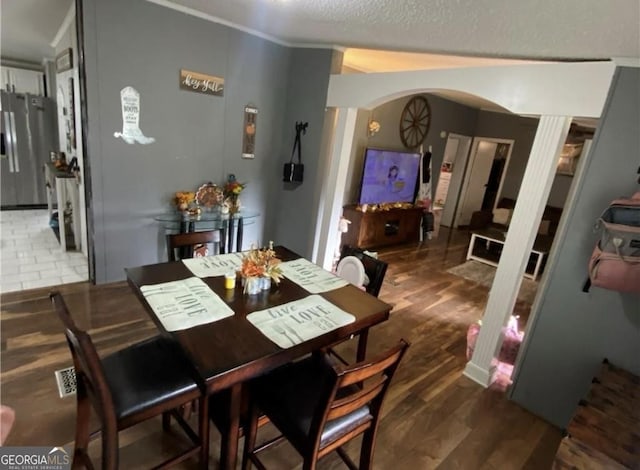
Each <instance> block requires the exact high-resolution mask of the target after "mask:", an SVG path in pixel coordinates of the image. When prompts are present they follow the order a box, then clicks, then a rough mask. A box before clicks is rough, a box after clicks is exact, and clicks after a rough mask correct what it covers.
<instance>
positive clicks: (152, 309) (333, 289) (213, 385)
mask: <svg viewBox="0 0 640 470" xmlns="http://www.w3.org/2000/svg"><path fill="white" fill-rule="evenodd" d="M274 251H275V253H276V255H277V257H278V258H279V259H280V260H281V261H282V263H281V266H282V268H283V272H284V278H283V279H281V281H280V282H279V283H278V284H276V283H272V285H271V287H270V288H269V289H266V290H262V291H260V293H258V294H256V295H248V294H245V293H244V292H243V288H242V286H241V283H240V279H238V281H237V282H236V284H235V286H234V288H232V289H228V288H225V276H224V275H223V274H221V273H220V270H219V269H218V270H213V271H206V270H204V271H202V270H200V271H198V270H197V269H195V268H194V266H195V264H194V263H200V264H199V265H198V266H217V264H216V262H217V261H219V263H218V264H221V265H225V262H226V261H229V259H230V258H229V257H230V256H237V257H238V258H236V259H235V264H234V263H230V266H232V267H234V269H235V268H238V265H237V262H238V260H240V259H241V257H242V256H243V253H236V254H228V255H218V256H214V257H208V258H206V259H197V258H194V259H193V260H192V261H190V260H182V261H175V262H168V263H159V264H153V265H146V266H140V267H134V268H128V269H126V274H127V280H128V283H129V285H130V286H131V288H132V289H133V291H134V293H135V294H136V296H137V298H138V299H139V300H140V302H141V303H142V304H143V305H144V307H145V310H146V311H147V313H148V314H149V316H150V318H151V320H152V321H153V322H154V323H155V325H156V327H157V328H158V330H159V331H160V333H161V334H163V335H167V336H169V337H171V338H173V339H174V340H175V341H176V342H177V343H178V344H179V345H180V346H181V347H182V349H183V350H184V352H185V353H186V355H187V357H188V358H189V360H190V362H191V364H192V366H193V369H194V374H195V376H196V379H197V380H198V381H199V385H200V387H201V389H202V390H203V393H206V394H207V395H213V394H215V393H217V392H220V391H222V390H228V393H229V394H230V409H229V414H230V415H229V420H228V429H226V432H225V433H221V434H223V435H226V436H231V437H230V438H228V439H226V442H224V440H223V442H222V443H221V457H220V468H222V469H225V470H226V469H234V468H235V467H236V460H237V451H238V439H237V436H238V433H239V427H240V408H241V395H242V384H243V383H245V382H246V381H249V380H251V379H253V378H255V377H258V376H260V375H262V374H265V373H267V372H269V371H270V370H272V369H275V368H277V367H279V366H282V365H285V364H287V363H289V362H291V361H294V360H296V359H299V358H302V357H303V356H306V355H308V354H311V353H314V352H317V351H321V350H324V349H326V348H328V347H330V346H332V345H335V344H338V343H340V342H342V341H345V340H348V339H350V338H353V337H355V336H357V337H358V344H357V353H356V360H358V361H361V360H363V359H364V358H365V353H366V347H367V340H368V333H369V329H370V328H371V327H372V326H374V325H377V324H379V323H382V322H384V321H386V320H387V319H388V318H389V315H390V311H391V308H392V307H391V305H389V304H387V303H385V302H383V301H382V300H380V299H378V298H377V297H374V296H372V295H370V294H368V293H366V292H365V291H363V290H361V289H359V288H358V287H356V286H353V285H351V284H348V283H346V282H340V281H341V280H339V278H337V277H336V279H333V277H332V276H335V275H334V274H331V273H329V272H328V271H324V270H322V269H321V268H319V267H317V266H315V265H313V264H312V263H311V262H310V261H308V260H305V259H304V258H302V257H301V256H300V255H298V254H296V253H294V252H293V251H291V250H289V249H287V248H285V247H282V246H277V247H275V248H274ZM225 256H226V258H225ZM222 260H226V261H225V262H222ZM190 263H191V264H190ZM305 263H306V264H305ZM289 265H296V266H297V267H298V268H299V269H302V272H303V274H307V271H313V272H314V273H315V275H318V274H319V275H320V277H321V278H323V279H324V280H325V281H327V280H328V281H329V283H328V284H327V283H325V285H324V291H323V288H322V286H320V288H318V286H317V285H312V284H309V285H307V284H305V283H304V282H301V281H300V279H299V278H298V277H297V275H296V276H294V275H293V274H292V275H288V273H290V272H292V271H290V270H289V271H287V270H285V269H284V268H285V267H287V266H289ZM301 267H302V268H301ZM309 267H311V268H312V269H309ZM303 268H304V269H303ZM194 273H195V274H197V275H194ZM207 274H213V275H211V276H209V275H207ZM194 278H195V280H194ZM175 281H179V282H187V281H188V282H191V283H199V284H198V286H201V285H202V284H201V281H202V282H203V283H204V285H206V287H204V288H203V289H204V290H206V291H207V292H206V294H207V295H210V294H211V293H210V292H209V290H210V291H212V292H213V294H215V295H214V297H215V299H214V300H215V302H218V304H217V305H218V307H216V309H217V310H219V311H224V312H227V313H224V315H220V318H217V319H216V320H215V321H208V322H206V323H203V324H199V325H196V326H190V327H183V326H184V325H179V326H178V327H175V326H174V325H171V327H167V325H169V323H167V320H166V318H164V317H162V307H159V306H158V305H157V303H154V298H153V297H152V295H153V294H154V293H157V292H160V291H162V288H163V287H162V286H172V285H173V284H172V283H174V282H175ZM198 289H200V287H198ZM313 301H315V302H317V303H318V305H320V303H321V302H322V305H324V307H320V306H319V307H318V308H319V311H325V310H327V309H329V310H330V309H333V310H336V311H337V312H338V313H339V314H340V315H342V317H340V318H348V322H341V323H340V322H338V323H335V322H333V321H331V322H332V323H331V324H332V325H333V326H331V327H330V328H327V329H326V330H327V331H324V330H322V331H320V330H319V331H318V333H319V334H318V335H317V336H313V337H310V336H309V334H307V335H306V336H305V335H304V334H303V336H302V337H301V336H300V335H298V333H297V332H296V331H293V330H292V329H291V328H289V326H288V325H287V330H284V329H278V328H277V327H275V326H274V329H273V330H272V331H275V332H280V333H283V336H282V337H276V338H274V337H271V338H270V337H268V336H267V334H265V332H264V331H262V330H260V329H259V328H258V326H256V325H260V323H259V318H258V317H259V316H260V318H263V319H264V318H265V317H264V315H267V317H266V318H268V319H271V318H270V317H269V316H268V314H271V316H272V317H276V316H279V315H284V314H283V313H282V312H288V311H289V307H290V306H294V307H291V308H292V309H294V310H295V306H296V305H300V303H304V302H313ZM327 306H329V307H327ZM309 311H310V312H313V311H314V309H313V308H312V309H310V310H309ZM303 314H304V313H303ZM261 315H262V316H261ZM307 316H309V318H310V319H311V315H307ZM335 318H338V317H335ZM323 321H325V320H323ZM316 323H317V322H316ZM325 323H327V322H326V321H325ZM327 324H329V323H327ZM274 325H275V324H274ZM312 326H313V325H312ZM320 326H321V327H323V325H321V324H320ZM265 331H266V330H265ZM307 333H308V332H307ZM273 334H274V333H273V332H272V335H273ZM310 334H311V335H314V334H315V333H313V332H312V333H310ZM289 342H290V344H289ZM205 402H207V400H205ZM207 406H208V405H205V406H204V407H202V408H204V409H200V410H198V413H203V414H205V417H207V416H206V415H207V414H208V410H207ZM201 423H202V425H201V426H202V428H201V429H200V430H199V432H200V435H201V436H203V440H205V441H206V442H205V443H204V444H205V445H203V449H202V455H201V461H202V463H203V467H205V468H206V467H207V466H208V463H207V459H208V453H209V449H208V441H209V439H208V436H209V426H210V425H209V420H208V419H203V420H201Z"/></svg>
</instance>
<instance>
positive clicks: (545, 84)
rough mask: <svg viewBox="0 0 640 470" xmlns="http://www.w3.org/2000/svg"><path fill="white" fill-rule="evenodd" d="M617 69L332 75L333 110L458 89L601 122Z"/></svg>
mask: <svg viewBox="0 0 640 470" xmlns="http://www.w3.org/2000/svg"><path fill="white" fill-rule="evenodd" d="M615 68H616V64H614V63H613V62H573V63H551V64H523V65H503V66H493V67H475V68H474V67H468V68H451V69H441V70H417V71H410V72H386V73H367V74H360V73H352V74H344V75H331V78H330V79H329V90H328V93H327V106H332V107H349V108H364V109H372V108H375V107H376V106H378V105H380V104H382V103H385V102H387V101H390V100H393V99H396V98H400V97H403V96H407V95H413V94H416V93H423V92H424V93H429V92H433V91H435V90H456V91H461V92H463V93H467V94H471V95H474V96H479V97H481V98H483V99H485V100H488V101H492V102H493V103H496V104H497V105H499V106H501V107H502V108H504V109H506V110H508V111H511V112H512V113H514V114H519V115H534V116H540V115H544V114H546V115H555V116H581V117H595V118H597V117H600V115H601V114H602V109H603V108H604V103H605V100H606V98H607V93H608V91H609V87H610V85H611V79H612V77H613V74H614V72H615Z"/></svg>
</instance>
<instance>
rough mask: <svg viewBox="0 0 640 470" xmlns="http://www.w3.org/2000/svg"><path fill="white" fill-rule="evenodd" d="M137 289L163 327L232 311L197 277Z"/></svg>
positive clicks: (174, 328) (202, 320) (185, 324)
mask: <svg viewBox="0 0 640 470" xmlns="http://www.w3.org/2000/svg"><path fill="white" fill-rule="evenodd" d="M140 292H142V295H144V298H145V299H146V301H147V302H148V303H149V306H150V307H151V309H152V310H153V312H154V313H155V314H156V316H157V317H158V319H159V320H160V322H161V323H162V326H163V327H164V329H165V330H167V331H179V330H186V329H187V328H193V327H194V326H198V325H204V324H206V323H213V322H214V321H218V320H222V319H223V318H226V317H230V316H231V315H233V313H234V312H233V310H231V308H230V307H229V306H228V305H227V304H226V303H224V301H223V300H222V299H221V298H220V297H219V296H218V295H217V294H216V293H215V292H213V291H212V290H211V289H210V288H209V286H207V285H206V284H205V283H204V281H202V279H198V278H197V277H190V278H188V279H183V280H180V281H171V282H165V283H162V284H153V285H148V286H142V287H140Z"/></svg>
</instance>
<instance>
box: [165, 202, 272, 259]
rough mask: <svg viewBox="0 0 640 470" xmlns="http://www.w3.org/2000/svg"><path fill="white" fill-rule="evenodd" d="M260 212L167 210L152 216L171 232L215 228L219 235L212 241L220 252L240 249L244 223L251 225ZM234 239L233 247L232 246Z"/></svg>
mask: <svg viewBox="0 0 640 470" xmlns="http://www.w3.org/2000/svg"><path fill="white" fill-rule="evenodd" d="M259 215H260V214H259V213H258V212H250V211H240V212H237V213H235V214H233V215H230V214H222V213H220V212H218V211H214V212H202V213H201V214H194V215H191V214H183V213H181V212H168V213H165V214H160V215H156V216H154V218H153V219H154V220H155V221H156V222H160V223H161V224H162V226H163V227H164V228H165V229H166V230H168V231H173V232H179V233H185V232H196V231H202V230H215V231H217V232H219V237H218V238H217V239H216V241H215V242H214V243H215V244H216V245H217V247H216V248H217V251H219V252H220V253H231V252H233V251H242V237H243V232H244V226H245V225H251V224H253V223H254V222H255V219H256V218H257V217H258V216H259ZM234 241H235V247H234Z"/></svg>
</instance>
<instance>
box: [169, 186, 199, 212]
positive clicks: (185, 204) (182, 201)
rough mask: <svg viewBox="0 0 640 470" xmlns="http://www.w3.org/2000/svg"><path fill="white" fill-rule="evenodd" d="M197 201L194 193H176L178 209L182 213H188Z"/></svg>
mask: <svg viewBox="0 0 640 470" xmlns="http://www.w3.org/2000/svg"><path fill="white" fill-rule="evenodd" d="M195 199H196V194H195V193H194V192H193V191H176V193H175V196H174V198H173V200H174V202H175V204H176V207H177V208H178V209H179V210H181V211H186V210H187V209H188V208H189V204H191V203H192V202H193V201H195Z"/></svg>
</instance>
